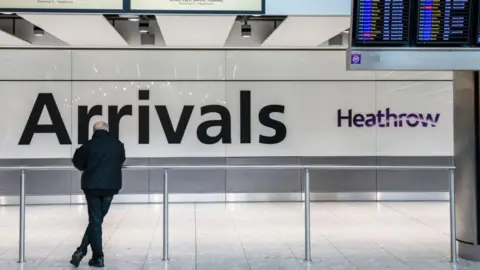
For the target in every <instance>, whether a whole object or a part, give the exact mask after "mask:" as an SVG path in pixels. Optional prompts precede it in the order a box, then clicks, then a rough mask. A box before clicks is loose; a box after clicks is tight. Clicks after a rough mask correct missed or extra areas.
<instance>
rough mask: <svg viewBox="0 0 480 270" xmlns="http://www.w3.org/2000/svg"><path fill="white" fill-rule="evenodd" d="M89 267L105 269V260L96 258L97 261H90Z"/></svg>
mask: <svg viewBox="0 0 480 270" xmlns="http://www.w3.org/2000/svg"><path fill="white" fill-rule="evenodd" d="M88 265H90V266H93V267H100V268H101V267H104V266H105V264H104V263H103V258H96V259H93V258H92V259H90V261H88Z"/></svg>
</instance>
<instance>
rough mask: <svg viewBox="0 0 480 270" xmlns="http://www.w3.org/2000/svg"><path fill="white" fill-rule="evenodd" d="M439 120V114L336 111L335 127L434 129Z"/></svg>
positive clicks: (389, 111)
mask: <svg viewBox="0 0 480 270" xmlns="http://www.w3.org/2000/svg"><path fill="white" fill-rule="evenodd" d="M439 119H440V114H439V113H395V112H392V110H390V108H386V109H385V110H378V111H377V112H375V113H354V112H353V109H349V110H347V111H346V112H344V111H342V109H339V110H338V111H337V126H338V127H343V126H347V127H349V128H352V127H356V128H361V127H376V126H377V127H381V128H388V127H391V128H402V127H407V128H408V127H410V128H416V127H423V128H429V127H431V128H434V127H436V126H437V123H438V121H439Z"/></svg>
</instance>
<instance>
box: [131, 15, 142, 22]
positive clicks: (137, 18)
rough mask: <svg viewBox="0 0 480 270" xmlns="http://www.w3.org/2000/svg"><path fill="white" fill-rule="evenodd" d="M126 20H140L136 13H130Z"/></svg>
mask: <svg viewBox="0 0 480 270" xmlns="http://www.w3.org/2000/svg"><path fill="white" fill-rule="evenodd" d="M128 20H129V21H131V22H138V21H140V17H138V16H136V15H132V16H130V17H128Z"/></svg>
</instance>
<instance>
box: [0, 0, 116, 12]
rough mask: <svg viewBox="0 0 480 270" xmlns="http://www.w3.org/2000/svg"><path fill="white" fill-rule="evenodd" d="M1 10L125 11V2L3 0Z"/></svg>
mask: <svg viewBox="0 0 480 270" xmlns="http://www.w3.org/2000/svg"><path fill="white" fill-rule="evenodd" d="M0 9H2V10H5V9H15V10H72V11H73V10H123V0H101V1H100V0H2V1H0Z"/></svg>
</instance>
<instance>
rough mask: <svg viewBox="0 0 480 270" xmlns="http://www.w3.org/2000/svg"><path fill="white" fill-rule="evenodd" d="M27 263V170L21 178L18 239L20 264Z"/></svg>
mask: <svg viewBox="0 0 480 270" xmlns="http://www.w3.org/2000/svg"><path fill="white" fill-rule="evenodd" d="M24 262H25V170H22V172H21V176H20V228H19V237H18V263H24Z"/></svg>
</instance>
